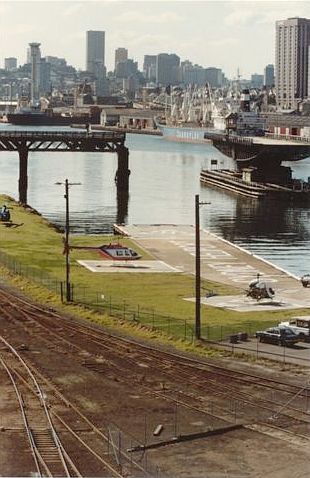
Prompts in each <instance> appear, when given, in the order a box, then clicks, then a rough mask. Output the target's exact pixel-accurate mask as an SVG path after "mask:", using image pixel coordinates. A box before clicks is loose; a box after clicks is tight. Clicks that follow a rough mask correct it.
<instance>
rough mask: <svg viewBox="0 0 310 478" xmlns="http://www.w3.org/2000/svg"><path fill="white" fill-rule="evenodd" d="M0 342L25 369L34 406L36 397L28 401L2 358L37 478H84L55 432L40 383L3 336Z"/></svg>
mask: <svg viewBox="0 0 310 478" xmlns="http://www.w3.org/2000/svg"><path fill="white" fill-rule="evenodd" d="M0 341H1V342H2V344H4V345H5V347H6V348H7V349H8V350H9V352H10V353H11V355H12V356H13V358H14V359H15V361H16V360H17V361H18V365H19V366H20V365H21V366H22V367H23V369H24V371H25V373H26V374H27V376H28V380H29V382H31V387H32V388H33V389H34V395H35V396H36V400H37V402H38V404H37V406H36V407H34V406H33V395H32V397H31V398H30V399H29V394H27V393H22V392H21V388H22V386H21V384H20V383H19V381H18V378H17V375H16V373H15V371H14V367H12V365H8V363H7V361H6V360H4V359H3V358H2V357H0V361H1V364H2V366H3V367H4V369H5V370H6V372H7V374H8V376H9V378H10V380H11V383H12V385H13V387H14V390H15V393H16V397H17V401H18V404H19V407H20V411H21V414H22V418H23V423H24V427H25V431H26V434H27V437H28V441H29V444H30V448H31V452H32V456H33V460H34V464H35V467H36V472H37V473H38V476H51V477H52V476H66V477H71V476H77V477H81V476H82V475H81V474H80V473H79V471H78V469H77V468H76V467H75V465H74V464H73V462H72V460H71V458H70V457H69V455H68V453H67V452H66V450H65V448H64V446H63V444H62V442H61V440H60V438H59V435H58V434H57V432H56V429H55V427H54V424H53V422H52V418H51V415H50V412H49V409H48V404H47V403H46V399H45V395H44V392H43V390H42V388H41V387H40V385H39V383H38V381H37V380H36V378H35V377H34V375H33V373H32V372H31V370H30V369H29V367H28V366H27V364H26V363H25V361H24V360H23V359H22V357H21V356H20V355H19V354H18V352H17V351H16V350H15V349H14V348H13V347H12V346H11V345H10V344H9V343H8V342H7V341H6V340H5V339H4V338H3V337H1V336H0ZM10 362H11V360H10Z"/></svg>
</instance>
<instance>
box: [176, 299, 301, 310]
mask: <svg viewBox="0 0 310 478" xmlns="http://www.w3.org/2000/svg"><path fill="white" fill-rule="evenodd" d="M185 300H189V301H191V302H195V300H196V299H195V297H190V298H188V299H185ZM201 304H202V305H203V304H205V305H209V306H213V307H221V308H222V309H229V310H236V311H237V312H255V311H256V312H262V311H264V310H273V311H275V310H289V309H298V308H300V307H301V305H300V304H299V303H296V302H289V301H287V300H283V299H281V297H276V298H274V299H272V300H268V299H263V300H259V301H257V300H254V299H250V298H249V297H246V295H218V296H213V297H208V298H204V297H202V298H201Z"/></svg>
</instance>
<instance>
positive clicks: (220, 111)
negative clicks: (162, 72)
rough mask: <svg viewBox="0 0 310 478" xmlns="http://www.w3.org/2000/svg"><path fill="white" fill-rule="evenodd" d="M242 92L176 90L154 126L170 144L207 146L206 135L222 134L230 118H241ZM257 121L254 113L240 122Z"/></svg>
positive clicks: (208, 140) (206, 89)
mask: <svg viewBox="0 0 310 478" xmlns="http://www.w3.org/2000/svg"><path fill="white" fill-rule="evenodd" d="M245 94H248V96H249V92H248V90H247V93H245V91H242V92H235V93H234V94H228V92H226V93H225V95H223V92H221V94H219V93H217V92H212V91H211V88H210V87H209V86H208V85H206V87H204V88H190V87H189V88H188V89H187V90H185V91H182V90H180V89H179V88H176V90H172V92H171V93H170V96H169V101H168V106H167V107H166V108H165V116H162V117H160V118H155V124H156V126H157V128H158V129H159V130H160V131H161V133H162V135H163V137H164V138H165V139H168V140H173V141H184V142H190V143H208V142H211V140H210V139H209V138H208V133H212V132H218V133H221V132H224V131H226V128H227V121H228V118H229V117H230V115H231V114H237V115H241V114H242V109H241V105H242V104H243V102H244V96H245ZM254 117H255V121H257V119H256V117H257V114H256V113H254V112H253V113H252V114H250V115H248V117H247V118H245V117H244V115H243V118H242V121H243V123H246V124H247V123H248V122H249V121H253V118H254Z"/></svg>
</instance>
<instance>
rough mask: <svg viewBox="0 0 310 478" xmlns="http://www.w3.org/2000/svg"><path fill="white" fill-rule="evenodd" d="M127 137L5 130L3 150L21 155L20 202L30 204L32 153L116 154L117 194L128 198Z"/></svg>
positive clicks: (0, 138) (0, 142) (0, 137)
mask: <svg viewBox="0 0 310 478" xmlns="http://www.w3.org/2000/svg"><path fill="white" fill-rule="evenodd" d="M125 139H126V134H125V133H120V132H107V131H102V132H91V133H88V132H85V131H79V132H77V131H68V132H67V131H38V130H37V131H2V132H0V151H16V152H18V154H19V181H18V191H19V202H20V203H21V204H23V205H26V204H27V190H28V154H29V152H33V153H37V152H51V153H52V152H53V153H66V152H73V151H74V152H77V153H78V152H95V153H116V154H117V158H118V165H117V173H116V184H117V194H118V196H121V197H124V196H125V197H126V196H127V197H128V190H129V174H130V171H129V151H128V148H126V147H125Z"/></svg>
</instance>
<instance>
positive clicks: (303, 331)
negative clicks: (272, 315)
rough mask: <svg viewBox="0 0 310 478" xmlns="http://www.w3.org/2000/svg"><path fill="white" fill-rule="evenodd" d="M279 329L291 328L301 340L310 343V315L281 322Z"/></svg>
mask: <svg viewBox="0 0 310 478" xmlns="http://www.w3.org/2000/svg"><path fill="white" fill-rule="evenodd" d="M279 327H289V328H290V329H292V330H294V332H295V334H298V335H299V337H300V340H303V341H304V342H310V315H300V316H299V317H292V318H291V319H289V320H288V321H287V322H281V323H280V324H279Z"/></svg>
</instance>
